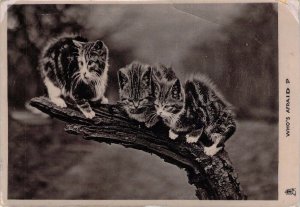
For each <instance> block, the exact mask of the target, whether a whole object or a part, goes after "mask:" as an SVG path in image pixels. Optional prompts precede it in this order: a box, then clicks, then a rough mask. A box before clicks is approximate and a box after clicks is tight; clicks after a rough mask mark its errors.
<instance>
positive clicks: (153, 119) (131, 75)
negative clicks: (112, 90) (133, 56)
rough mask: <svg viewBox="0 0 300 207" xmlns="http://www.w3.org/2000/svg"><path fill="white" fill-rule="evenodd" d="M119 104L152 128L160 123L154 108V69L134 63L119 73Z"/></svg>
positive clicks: (133, 116)
mask: <svg viewBox="0 0 300 207" xmlns="http://www.w3.org/2000/svg"><path fill="white" fill-rule="evenodd" d="M118 80H119V95H120V102H119V104H120V105H121V107H122V108H123V109H124V110H125V112H126V113H127V114H128V116H129V117H130V118H132V119H134V120H137V121H139V122H143V123H145V125H146V126H147V127H152V126H154V125H155V124H156V123H157V122H158V117H157V116H156V112H155V108H154V104H153V101H154V94H153V86H152V68H151V67H150V66H149V65H146V64H142V63H139V62H132V63H131V64H130V65H127V66H126V67H124V68H121V69H119V71H118Z"/></svg>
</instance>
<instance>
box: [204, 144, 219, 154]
mask: <svg viewBox="0 0 300 207" xmlns="http://www.w3.org/2000/svg"><path fill="white" fill-rule="evenodd" d="M222 148H223V147H217V145H216V144H214V145H212V146H210V147H204V153H205V154H206V155H208V156H211V157H212V156H214V155H215V154H217V153H218V152H219V151H220V150H221V149H222Z"/></svg>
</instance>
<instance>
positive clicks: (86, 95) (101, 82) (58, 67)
mask: <svg viewBox="0 0 300 207" xmlns="http://www.w3.org/2000/svg"><path fill="white" fill-rule="evenodd" d="M39 69H40V72H41V75H42V78H43V80H44V83H45V85H46V88H47V91H48V95H49V98H50V100H51V101H52V102H53V103H55V104H56V105H57V106H60V107H62V108H63V107H66V106H67V105H66V103H65V100H66V99H71V100H73V101H75V103H76V104H77V107H78V108H79V109H80V111H81V112H82V113H83V114H84V115H85V117H87V118H93V117H94V116H95V112H94V111H93V110H92V108H91V107H90V104H89V102H98V101H100V102H101V103H107V102H108V100H107V98H106V97H105V96H104V93H105V89H106V85H107V71H108V48H107V47H106V45H105V44H104V43H103V42H102V41H100V40H97V41H95V42H88V41H87V39H85V38H83V37H80V36H65V37H60V38H58V39H56V40H54V41H51V42H50V43H49V44H48V46H46V47H45V49H44V51H43V53H42V56H41V59H40V66H39Z"/></svg>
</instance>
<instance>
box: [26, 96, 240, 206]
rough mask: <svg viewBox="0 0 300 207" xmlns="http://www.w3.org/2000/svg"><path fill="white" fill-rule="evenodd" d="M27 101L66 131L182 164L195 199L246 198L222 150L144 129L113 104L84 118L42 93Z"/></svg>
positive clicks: (159, 129)
mask: <svg viewBox="0 0 300 207" xmlns="http://www.w3.org/2000/svg"><path fill="white" fill-rule="evenodd" d="M30 104H31V105H32V106H33V107H36V108H37V109H39V110H40V111H42V112H44V113H46V114H48V115H50V116H52V117H54V118H57V119H60V120H62V121H64V122H65V123H66V127H65V130H66V132H68V133H72V134H77V135H81V136H83V137H84V138H86V139H90V140H94V141H97V142H104V143H108V144H110V143H115V144H120V145H123V146H125V147H130V148H134V149H138V150H142V151H145V152H149V153H153V154H156V155H157V156H159V157H160V158H162V159H163V160H164V161H166V162H168V163H171V164H174V165H176V166H178V167H179V168H184V169H185V170H186V172H187V176H188V179H189V183H190V184H192V185H194V186H195V187H196V196H197V197H198V198H199V199H202V200H204V199H215V200H238V199H246V196H245V194H244V193H243V191H242V189H241V186H240V183H239V182H238V180H237V174H236V173H235V170H234V168H233V167H232V164H231V161H230V160H229V157H228V154H227V152H226V151H225V150H223V151H222V152H220V153H218V154H217V155H216V156H213V157H209V156H207V155H206V154H205V153H204V152H203V147H202V146H201V145H197V144H190V143H186V142H184V141H182V140H180V139H179V140H175V141H174V140H171V139H169V137H168V129H167V128H166V127H165V126H163V125H157V126H155V127H154V128H151V129H148V128H146V127H145V126H143V125H142V124H140V123H138V122H136V121H134V120H131V119H129V118H128V117H127V116H126V115H125V114H124V113H123V112H122V111H121V110H120V109H119V108H118V107H117V106H115V105H101V106H99V107H96V108H93V110H94V111H95V113H96V116H95V117H94V118H93V119H87V118H85V117H84V115H83V114H82V113H81V112H79V111H78V110H77V109H76V108H75V107H72V106H71V107H68V108H60V107H58V106H56V105H55V104H53V103H52V102H51V101H50V100H49V99H48V98H46V97H37V98H33V99H32V100H31V102H30Z"/></svg>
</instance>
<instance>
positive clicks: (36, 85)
mask: <svg viewBox="0 0 300 207" xmlns="http://www.w3.org/2000/svg"><path fill="white" fill-rule="evenodd" d="M65 3H66V2H63V1H51V2H50V1H4V2H1V40H0V41H1V43H0V45H1V48H0V49H1V70H0V77H1V82H0V84H1V85H0V96H1V99H0V100H1V108H0V114H1V118H0V119H1V122H0V123H1V124H0V131H1V194H0V195H1V205H3V206H48V205H49V206H272V207H273V206H297V205H299V196H298V195H299V135H300V127H299V126H298V124H299V115H300V96H299V91H300V83H299V80H300V71H299V68H300V64H299V60H300V57H299V56H300V53H299V47H300V42H299V37H300V34H299V25H298V22H297V20H296V19H295V12H294V11H293V12H291V11H289V10H288V9H289V7H288V6H286V4H287V3H288V2H282V1H190V2H182V1H73V2H69V1H68V2H67V3H68V4H70V5H69V7H68V6H66V5H64V4H65ZM42 4H51V5H52V6H53V5H54V4H57V5H54V7H53V8H55V9H51V8H52V7H51V5H42ZM59 4H61V6H59ZM38 6H39V7H38ZM47 7H48V8H47ZM8 8H10V9H9V10H8ZM262 8H263V9H262ZM262 11H265V13H264V12H262ZM18 15H19V16H18ZM22 15H23V16H22ZM277 25H278V27H277ZM24 31H25V32H24ZM277 32H278V33H277ZM62 33H79V34H81V35H83V36H86V37H88V39H91V40H96V39H101V40H104V42H105V44H107V46H108V48H109V49H110V59H109V61H110V62H109V64H110V72H109V82H108V89H107V96H108V99H109V103H111V104H115V103H116V101H117V100H118V84H117V81H118V79H117V77H116V73H117V70H118V69H119V68H121V67H124V66H125V65H127V64H129V63H130V62H131V61H133V60H140V61H142V62H145V63H148V64H154V63H158V62H160V63H163V64H166V65H172V66H173V68H174V70H175V72H176V74H178V75H179V76H180V77H181V78H185V77H189V76H191V75H192V74H197V73H198V72H201V73H204V74H205V75H207V76H208V77H209V78H210V79H212V80H213V81H214V82H215V84H216V86H217V87H218V88H219V89H220V91H221V92H222V93H223V95H224V96H225V98H226V99H227V100H228V101H229V102H230V103H232V104H233V105H234V106H235V108H236V114H237V123H238V125H237V131H236V132H235V134H234V135H233V136H232V137H231V138H230V139H229V140H228V142H227V143H226V145H225V150H226V151H227V152H228V154H229V157H230V159H231V161H232V165H233V167H234V169H235V171H236V172H237V174H238V180H239V182H240V183H241V186H242V188H243V190H244V191H245V194H246V195H247V196H248V200H246V201H229V200H222V201H215V200H214V201H204V200H203V201H199V200H197V197H196V196H195V189H194V186H191V185H189V184H188V180H187V178H186V173H185V171H184V170H180V169H179V168H177V167H176V166H173V165H170V164H169V163H166V162H164V161H163V160H161V159H159V158H158V157H156V156H150V155H148V154H146V153H144V152H140V151H137V150H134V149H127V148H123V147H120V146H118V145H105V144H102V143H101V144H99V143H95V142H92V141H88V140H86V141H82V140H81V138H80V136H73V135H72V136H71V135H68V134H67V133H66V132H65V131H64V125H65V124H64V123H63V122H60V121H57V120H56V119H50V118H45V117H41V116H40V115H35V114H32V113H31V112H30V111H29V110H28V108H26V104H27V103H28V101H29V100H30V99H31V98H34V97H37V96H41V95H43V93H44V91H43V90H44V86H43V83H42V81H41V78H40V76H39V74H38V72H37V70H36V69H35V68H36V63H35V62H36V61H37V60H38V58H39V56H38V55H39V53H40V50H41V48H42V47H43V46H44V45H45V44H46V42H47V41H48V40H49V39H50V38H52V37H55V36H57V35H60V34H62ZM26 35H28V36H26ZM32 67H34V68H32ZM91 178H92V179H91ZM150 185H151V186H150Z"/></svg>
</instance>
